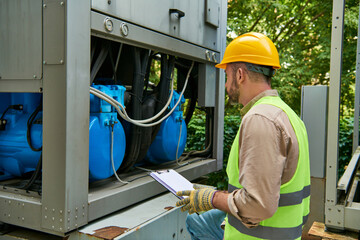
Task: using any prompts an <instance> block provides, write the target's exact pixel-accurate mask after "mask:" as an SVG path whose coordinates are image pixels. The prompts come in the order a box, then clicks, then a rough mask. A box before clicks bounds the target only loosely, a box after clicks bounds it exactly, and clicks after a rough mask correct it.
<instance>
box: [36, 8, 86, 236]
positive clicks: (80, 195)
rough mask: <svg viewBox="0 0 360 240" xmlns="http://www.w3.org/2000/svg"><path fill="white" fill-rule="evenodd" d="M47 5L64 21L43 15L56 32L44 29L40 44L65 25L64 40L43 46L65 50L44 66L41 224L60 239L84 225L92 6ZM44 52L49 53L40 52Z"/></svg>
mask: <svg viewBox="0 0 360 240" xmlns="http://www.w3.org/2000/svg"><path fill="white" fill-rule="evenodd" d="M51 2H56V3H57V4H59V5H60V6H61V7H63V8H65V12H66V14H65V18H63V19H58V18H56V16H51V15H47V14H46V15H45V16H46V17H47V18H46V19H44V21H47V24H49V26H51V25H52V24H53V26H54V27H53V28H51V27H48V28H47V29H45V30H46V31H44V39H49V38H48V37H47V35H48V34H53V31H57V29H56V26H58V23H57V22H58V21H62V22H65V24H66V27H65V38H62V37H60V38H58V39H57V42H53V43H52V44H53V45H52V44H48V43H44V46H46V47H47V48H56V47H58V45H64V46H66V48H65V59H64V62H63V64H61V63H60V62H59V64H51V65H50V64H45V65H44V83H43V87H44V94H43V177H42V190H43V191H42V193H43V196H42V211H41V216H42V218H41V220H40V219H39V221H40V222H41V226H42V227H43V229H44V230H43V231H47V232H49V231H55V232H56V234H58V235H62V234H63V233H64V232H67V231H69V230H72V229H75V228H77V227H80V226H82V225H84V224H86V223H87V203H88V201H87V199H88V181H89V180H88V169H89V167H88V162H89V142H88V139H89V102H90V97H89V79H90V71H89V70H90V54H89V53H90V2H89V1H67V2H64V1H51ZM62 2H63V3H62ZM44 11H46V9H44ZM64 40H65V41H64ZM47 51H51V50H49V49H44V52H47ZM45 216H47V218H45ZM49 218H50V219H54V220H53V221H49V220H48V219H49Z"/></svg>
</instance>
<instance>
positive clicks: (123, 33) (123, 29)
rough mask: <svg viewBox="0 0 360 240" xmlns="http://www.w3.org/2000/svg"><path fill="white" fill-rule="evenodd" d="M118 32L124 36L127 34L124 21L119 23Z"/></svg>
mask: <svg viewBox="0 0 360 240" xmlns="http://www.w3.org/2000/svg"><path fill="white" fill-rule="evenodd" d="M120 33H121V34H122V35H123V36H124V37H126V36H127V35H128V34H129V27H128V25H127V24H126V23H124V22H123V23H121V25H120Z"/></svg>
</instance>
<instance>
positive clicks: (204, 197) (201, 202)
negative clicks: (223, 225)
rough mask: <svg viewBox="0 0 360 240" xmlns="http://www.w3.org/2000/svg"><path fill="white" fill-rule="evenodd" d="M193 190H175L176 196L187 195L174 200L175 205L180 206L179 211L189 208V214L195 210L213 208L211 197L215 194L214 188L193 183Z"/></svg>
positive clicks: (201, 210) (200, 210)
mask: <svg viewBox="0 0 360 240" xmlns="http://www.w3.org/2000/svg"><path fill="white" fill-rule="evenodd" d="M194 189H195V190H186V191H180V192H177V193H176V195H178V196H189V197H187V198H184V199H182V200H180V201H178V202H176V206H177V207H179V206H182V205H184V206H183V207H182V208H181V211H183V212H184V211H186V210H189V214H192V213H195V212H203V211H208V210H210V209H213V208H214V205H213V204H212V199H213V197H214V195H215V192H217V191H216V190H214V189H212V188H202V187H199V186H197V185H194Z"/></svg>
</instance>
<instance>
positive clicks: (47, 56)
mask: <svg viewBox="0 0 360 240" xmlns="http://www.w3.org/2000/svg"><path fill="white" fill-rule="evenodd" d="M43 8H44V19H59V20H58V21H56V20H54V21H44V33H45V34H44V64H62V63H63V62H64V54H65V44H64V42H65V21H62V19H65V7H64V2H63V1H61V2H59V1H54V0H44V5H43Z"/></svg>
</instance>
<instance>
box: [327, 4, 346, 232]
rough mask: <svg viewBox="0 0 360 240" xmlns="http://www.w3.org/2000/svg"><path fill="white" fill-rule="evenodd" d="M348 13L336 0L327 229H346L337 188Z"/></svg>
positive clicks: (328, 132)
mask: <svg viewBox="0 0 360 240" xmlns="http://www.w3.org/2000/svg"><path fill="white" fill-rule="evenodd" d="M344 10H345V1H344V0H343V1H338V0H334V1H333V15H332V31H331V59H330V89H329V114H328V130H327V161H326V204H325V224H326V226H328V227H333V228H339V229H343V228H344V221H343V220H344V211H343V209H341V206H339V205H335V204H337V201H338V198H337V197H338V195H337V189H336V186H337V176H338V173H337V172H338V156H339V147H338V143H339V114H340V111H339V110H340V86H341V69H342V48H343V33H344V31H343V29H344ZM342 208H343V207H342Z"/></svg>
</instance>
